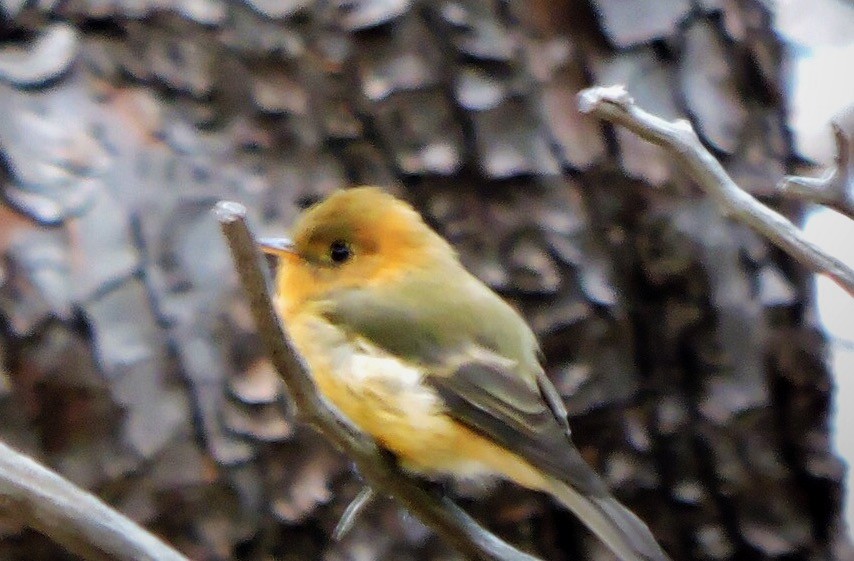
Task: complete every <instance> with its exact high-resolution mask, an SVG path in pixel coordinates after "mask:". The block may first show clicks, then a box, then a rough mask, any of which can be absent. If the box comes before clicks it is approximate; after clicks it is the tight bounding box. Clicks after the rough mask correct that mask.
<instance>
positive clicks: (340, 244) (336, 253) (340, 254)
mask: <svg viewBox="0 0 854 561" xmlns="http://www.w3.org/2000/svg"><path fill="white" fill-rule="evenodd" d="M351 255H352V251H351V250H350V244H348V243H347V242H345V241H344V240H335V241H334V242H332V243H331V244H330V245H329V258H330V259H332V262H333V263H343V262H344V261H346V260H348V259H350V256H351Z"/></svg>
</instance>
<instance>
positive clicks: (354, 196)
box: [262, 187, 668, 561]
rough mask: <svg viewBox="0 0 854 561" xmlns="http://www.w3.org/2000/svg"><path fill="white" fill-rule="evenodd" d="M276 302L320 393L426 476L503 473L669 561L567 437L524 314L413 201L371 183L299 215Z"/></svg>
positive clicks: (638, 556) (597, 530)
mask: <svg viewBox="0 0 854 561" xmlns="http://www.w3.org/2000/svg"><path fill="white" fill-rule="evenodd" d="M292 234H293V238H292V240H284V239H283V240H267V241H265V242H263V243H262V247H263V248H264V250H265V251H266V252H268V253H274V254H276V255H278V256H279V266H278V272H277V276H276V290H277V292H276V306H277V307H278V312H279V314H280V315H281V317H282V319H283V320H284V322H285V324H286V325H287V327H288V329H289V331H290V333H291V335H292V337H293V340H294V342H295V344H296V346H297V348H298V349H299V351H300V352H301V353H302V355H303V356H304V357H305V359H306V361H307V362H308V365H309V366H310V368H311V371H312V375H313V376H314V379H315V382H316V384H317V387H318V389H319V390H320V391H321V393H322V394H323V395H324V396H325V397H326V398H327V399H328V401H330V402H331V403H332V404H333V405H334V406H335V407H337V408H338V409H339V410H340V411H341V412H342V413H343V414H344V415H345V416H346V417H347V418H349V419H350V420H351V421H352V422H353V423H354V424H355V425H356V426H358V427H360V428H361V429H362V430H363V431H365V432H367V433H368V434H370V435H371V436H373V438H375V439H376V440H377V442H379V443H380V444H381V445H382V446H383V447H385V448H386V449H388V450H389V451H391V452H392V453H394V454H395V456H396V457H397V459H398V461H399V462H400V464H401V465H402V466H403V467H404V468H406V469H408V470H411V471H413V472H416V473H419V474H423V475H426V476H428V477H429V476H447V475H450V476H453V477H458V478H478V477H484V476H486V477H495V476H497V477H501V478H505V479H509V480H511V481H513V482H515V483H517V484H519V485H522V486H524V487H527V488H529V489H534V490H538V491H543V492H546V493H549V494H551V495H552V496H554V497H555V498H556V499H557V500H558V501H560V502H561V503H562V504H564V505H565V506H566V507H567V508H568V509H569V510H571V511H572V512H574V513H575V514H576V515H577V516H578V517H579V518H580V519H581V521H582V522H583V523H584V524H585V525H586V526H587V527H588V528H590V530H591V531H592V532H593V533H594V534H596V535H597V536H598V537H599V538H600V539H601V540H602V541H603V542H604V543H605V544H606V545H607V546H608V547H610V548H611V550H613V552H614V553H615V554H616V555H617V556H618V557H620V558H621V559H622V560H623V561H653V560H654V561H665V560H667V559H668V558H667V555H666V554H665V553H664V551H662V549H661V547H660V546H659V545H658V543H656V541H655V539H654V538H653V536H652V533H651V532H650V531H649V529H648V528H647V527H646V525H645V524H644V523H643V522H641V521H640V519H638V518H637V517H636V516H635V515H634V514H632V513H631V512H630V511H629V510H628V509H626V508H625V507H624V506H622V505H621V504H620V503H619V502H617V500H616V499H614V498H613V497H612V496H611V494H610V493H609V492H608V489H607V488H606V486H605V484H604V483H603V482H602V480H601V479H600V478H599V477H598V476H597V475H596V473H594V472H593V470H592V469H590V467H589V466H588V465H587V464H586V463H585V462H584V460H583V459H582V458H581V455H580V454H579V453H578V451H577V450H576V449H575V446H574V445H573V444H572V441H571V439H570V431H569V425H568V422H567V414H566V410H565V409H564V405H563V402H562V401H561V398H560V395H559V394H558V392H557V390H556V389H555V388H554V386H553V385H552V384H551V382H550V381H549V379H548V378H547V377H546V375H545V373H544V371H543V369H542V367H541V365H540V362H539V359H538V355H539V348H538V344H537V341H536V338H535V336H534V334H533V332H532V331H531V329H530V328H529V327H528V326H527V324H526V323H525V321H524V320H523V319H522V317H521V316H520V315H519V314H518V313H517V312H516V311H515V310H514V309H513V308H511V307H510V306H509V305H508V304H507V303H506V302H504V301H503V300H502V299H501V298H500V297H499V296H498V295H496V294H495V293H494V292H493V291H492V290H490V289H489V288H488V287H487V286H485V285H484V284H483V283H481V282H480V281H479V280H478V279H476V278H475V277H474V276H473V275H472V274H470V273H469V272H468V271H466V270H465V268H463V266H462V265H461V264H460V262H459V260H458V258H457V255H456V253H455V252H454V250H453V249H452V248H451V246H450V245H449V244H448V243H447V242H446V241H445V240H444V239H442V238H441V237H440V236H439V235H438V234H437V233H436V232H434V231H433V230H432V229H431V228H430V227H429V226H427V224H425V223H424V221H423V220H422V219H421V217H420V216H419V215H418V213H417V212H416V211H415V210H413V208H412V207H411V206H409V205H408V204H406V203H404V202H403V201H400V200H398V199H396V198H394V197H393V196H391V195H389V194H387V193H384V192H382V191H381V190H379V189H377V188H373V187H360V188H354V189H348V190H344V191H339V192H337V193H335V194H333V195H331V196H330V197H329V198H327V199H326V200H324V201H322V202H320V203H318V204H316V205H314V206H313V207H311V208H310V209H308V210H307V211H306V212H305V213H303V215H302V216H301V217H300V218H299V219H298V221H297V223H296V225H295V227H294V229H293V232H292Z"/></svg>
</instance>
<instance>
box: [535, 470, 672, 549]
mask: <svg viewBox="0 0 854 561" xmlns="http://www.w3.org/2000/svg"><path fill="white" fill-rule="evenodd" d="M552 494H553V495H554V496H555V498H557V499H558V500H559V501H560V502H561V503H563V504H564V505H565V506H566V507H567V508H568V509H569V510H571V511H572V512H573V513H574V514H575V515H576V516H578V518H579V519H580V520H581V521H582V522H583V523H584V525H585V526H587V527H588V528H589V529H590V531H591V532H593V533H594V534H596V536H597V537H598V538H599V539H600V540H602V541H603V542H604V543H605V545H607V546H608V547H609V548H610V549H611V551H613V552H614V553H615V554H616V555H617V557H619V558H620V559H622V561H670V559H669V557H667V554H666V553H664V550H663V549H661V546H660V545H658V542H656V541H655V538H654V537H653V536H652V532H650V531H649V528H647V526H646V524H644V523H643V522H642V521H641V519H640V518H638V517H637V516H635V515H634V514H633V513H632V512H631V511H630V510H629V509H627V508H626V507H624V506H623V505H621V504H620V503H619V502H618V501H617V499H615V498H613V497H610V496H604V497H587V496H584V495H582V494H581V493H579V492H578V491H576V490H575V489H573V488H572V487H570V486H569V485H567V484H566V483H563V482H559V481H554V482H552Z"/></svg>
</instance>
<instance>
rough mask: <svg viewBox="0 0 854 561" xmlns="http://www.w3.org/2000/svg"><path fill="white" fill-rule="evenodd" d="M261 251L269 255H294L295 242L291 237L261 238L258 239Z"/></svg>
mask: <svg viewBox="0 0 854 561" xmlns="http://www.w3.org/2000/svg"><path fill="white" fill-rule="evenodd" d="M258 245H259V246H261V251H263V252H264V253H266V254H267V255H278V256H284V255H294V254H295V252H294V242H293V240H291V239H290V238H261V239H259V240H258Z"/></svg>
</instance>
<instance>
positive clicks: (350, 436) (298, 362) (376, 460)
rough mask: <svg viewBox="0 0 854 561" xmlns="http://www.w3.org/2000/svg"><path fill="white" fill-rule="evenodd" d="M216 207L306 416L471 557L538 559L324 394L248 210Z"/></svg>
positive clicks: (369, 477)
mask: <svg viewBox="0 0 854 561" xmlns="http://www.w3.org/2000/svg"><path fill="white" fill-rule="evenodd" d="M215 212H216V215H217V218H218V219H219V222H220V226H221V228H222V232H223V234H224V235H225V237H226V239H227V240H228V245H229V247H230V248H231V253H232V257H233V258H234V261H235V264H236V266H237V271H238V274H239V276H240V280H241V283H242V285H243V288H244V290H245V291H246V294H247V296H248V297H249V305H250V308H251V310H252V315H253V316H254V318H255V322H256V325H257V328H258V332H259V334H260V336H261V339H262V341H263V342H264V346H265V348H266V349H267V353H268V354H269V356H270V361H271V362H272V363H273V365H274V366H275V367H276V370H277V371H278V372H279V375H280V376H281V378H282V380H283V381H284V383H285V386H286V387H287V389H288V392H289V393H290V396H291V398H292V399H293V401H294V403H295V404H296V406H297V409H298V410H299V413H300V415H301V416H302V418H303V419H304V420H305V421H307V422H308V423H310V424H311V425H313V426H314V427H315V428H317V429H318V430H319V431H320V432H321V433H322V434H323V435H324V436H326V438H328V439H329V440H330V441H332V443H333V444H335V445H336V446H337V447H338V448H339V449H341V450H342V451H344V453H346V454H347V456H348V457H349V458H350V459H352V460H353V461H354V462H355V463H356V466H357V467H358V469H359V471H360V473H361V474H362V476H363V477H364V478H365V480H366V481H367V482H369V483H370V484H371V486H373V487H374V488H375V489H378V490H381V491H382V492H384V493H387V494H389V495H391V496H393V497H395V498H396V499H398V500H399V501H400V502H401V503H403V505H404V506H406V508H407V509H409V511H410V512H412V514H414V515H415V516H417V517H418V518H420V519H421V520H422V521H423V522H424V523H425V524H428V525H429V526H431V527H432V528H433V530H435V531H436V533H437V534H439V535H440V536H441V537H442V538H444V539H445V540H446V541H447V542H448V543H449V544H451V545H452V546H453V547H455V548H456V549H457V550H459V551H460V552H461V553H463V554H464V555H466V556H467V557H469V558H471V559H480V560H483V561H537V559H536V558H535V557H533V556H531V555H528V554H527V553H523V552H521V551H519V550H517V549H515V548H513V547H512V546H510V545H509V544H507V543H506V542H504V541H502V540H501V539H499V538H498V537H497V536H495V535H494V534H492V533H490V532H488V531H487V530H486V529H484V528H483V527H482V526H480V525H479V524H478V523H477V522H476V521H475V520H474V519H472V518H471V517H470V516H469V515H468V514H466V513H465V512H463V511H462V510H461V509H460V508H459V507H458V506H456V505H455V504H454V503H453V502H452V501H450V500H448V499H447V498H444V497H442V498H440V497H437V496H435V495H434V494H432V493H430V492H429V491H427V490H426V489H425V487H424V486H423V484H422V483H421V482H420V481H418V480H417V479H415V478H413V477H410V476H409V475H407V474H405V473H404V472H403V471H401V470H400V469H399V468H398V466H397V465H396V463H395V462H394V461H393V460H392V459H391V458H390V457H389V455H388V454H387V453H384V452H383V451H382V450H381V449H380V448H379V447H378V446H377V445H376V443H375V442H374V441H373V440H372V439H371V438H370V437H368V436H367V435H365V434H363V433H361V432H360V431H358V430H357V429H356V428H355V427H353V426H352V425H351V424H350V423H348V422H347V421H346V420H345V419H344V418H342V417H341V416H340V415H338V413H337V412H336V411H335V410H334V409H332V408H331V407H330V406H329V405H328V404H327V403H326V401H324V400H323V399H322V398H321V397H320V395H319V394H318V392H317V390H316V388H315V385H314V381H313V379H312V377H311V375H310V373H309V369H308V367H307V365H306V364H305V361H304V360H303V359H302V358H301V357H300V355H299V353H298V352H297V350H296V348H295V347H294V344H293V341H292V340H291V338H290V336H289V335H288V333H287V330H286V329H285V328H284V326H282V324H281V322H280V321H279V318H278V316H277V315H276V313H275V311H274V309H273V303H272V301H271V300H270V295H269V292H268V289H267V286H268V283H267V277H266V275H265V273H264V269H263V267H262V262H261V256H260V254H259V253H258V250H257V248H256V244H255V241H254V239H253V238H252V234H251V233H250V231H249V228H248V226H247V224H246V209H245V208H244V207H243V206H242V205H240V204H237V203H232V202H225V201H223V202H220V203H219V204H217V206H216V210H215Z"/></svg>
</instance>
